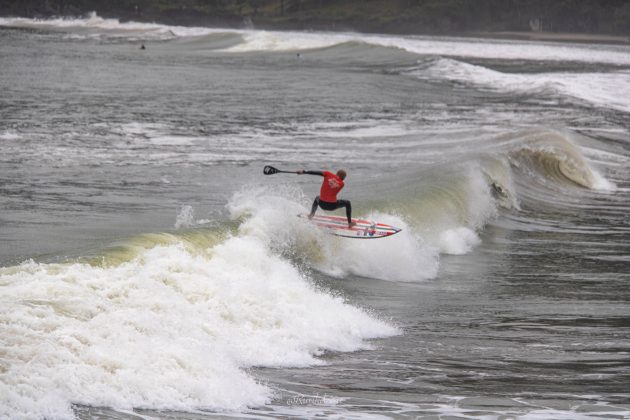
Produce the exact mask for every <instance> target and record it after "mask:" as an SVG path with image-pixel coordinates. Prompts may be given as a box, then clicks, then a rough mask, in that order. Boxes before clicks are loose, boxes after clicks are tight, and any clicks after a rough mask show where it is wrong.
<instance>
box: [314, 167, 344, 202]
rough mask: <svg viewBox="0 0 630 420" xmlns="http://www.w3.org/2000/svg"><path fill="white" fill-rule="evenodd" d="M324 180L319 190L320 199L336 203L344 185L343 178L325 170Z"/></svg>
mask: <svg viewBox="0 0 630 420" xmlns="http://www.w3.org/2000/svg"><path fill="white" fill-rule="evenodd" d="M323 175H324V182H322V189H321V190H320V192H319V199H320V200H321V201H325V202H327V203H336V202H337V194H338V193H339V191H341V189H342V188H343V186H344V183H343V179H341V178H339V177H338V176H337V175H335V174H333V173H332V172H328V171H324V172H323Z"/></svg>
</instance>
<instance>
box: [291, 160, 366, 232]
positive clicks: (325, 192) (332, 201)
mask: <svg viewBox="0 0 630 420" xmlns="http://www.w3.org/2000/svg"><path fill="white" fill-rule="evenodd" d="M297 174H298V175H302V174H307V175H319V176H323V177H324V181H323V182H322V188H321V190H320V191H319V195H318V196H317V197H315V200H314V201H313V207H312V208H311V214H309V216H308V218H309V219H312V218H313V216H315V212H316V211H317V207H321V208H322V209H323V210H326V211H333V210H337V209H340V208H342V207H345V208H346V217H347V218H348V227H352V226H354V225H356V223H355V222H353V221H352V205H351V204H350V201H348V200H337V194H338V193H339V191H341V189H342V188H343V187H344V185H345V184H344V182H343V180H344V179H346V171H344V170H343V169H339V170H338V171H337V173H336V174H333V173H332V172H328V171H305V170H304V169H300V170H299V171H297Z"/></svg>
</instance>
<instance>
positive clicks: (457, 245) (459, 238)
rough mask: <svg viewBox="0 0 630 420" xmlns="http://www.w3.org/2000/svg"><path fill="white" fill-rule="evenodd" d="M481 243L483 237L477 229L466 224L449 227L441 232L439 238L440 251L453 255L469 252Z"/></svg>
mask: <svg viewBox="0 0 630 420" xmlns="http://www.w3.org/2000/svg"><path fill="white" fill-rule="evenodd" d="M480 243H481V239H479V236H477V234H476V233H475V231H473V230H472V229H469V228H467V227H464V226H460V227H456V228H453V229H447V230H445V231H443V232H441V233H440V238H439V245H440V251H441V252H443V253H446V254H451V255H463V254H467V253H469V252H470V251H471V250H472V249H473V247H475V246H476V245H479V244H480Z"/></svg>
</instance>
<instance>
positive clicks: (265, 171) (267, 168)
mask: <svg viewBox="0 0 630 420" xmlns="http://www.w3.org/2000/svg"><path fill="white" fill-rule="evenodd" d="M279 172H280V173H283V174H299V173H300V171H281V170H280V169H276V168H274V167H273V166H269V165H267V166H265V167H264V168H263V174H265V175H273V174H277V173H279Z"/></svg>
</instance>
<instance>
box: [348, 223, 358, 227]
mask: <svg viewBox="0 0 630 420" xmlns="http://www.w3.org/2000/svg"><path fill="white" fill-rule="evenodd" d="M356 225H357V222H350V223H348V227H349V228H351V227H355V226H356Z"/></svg>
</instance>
